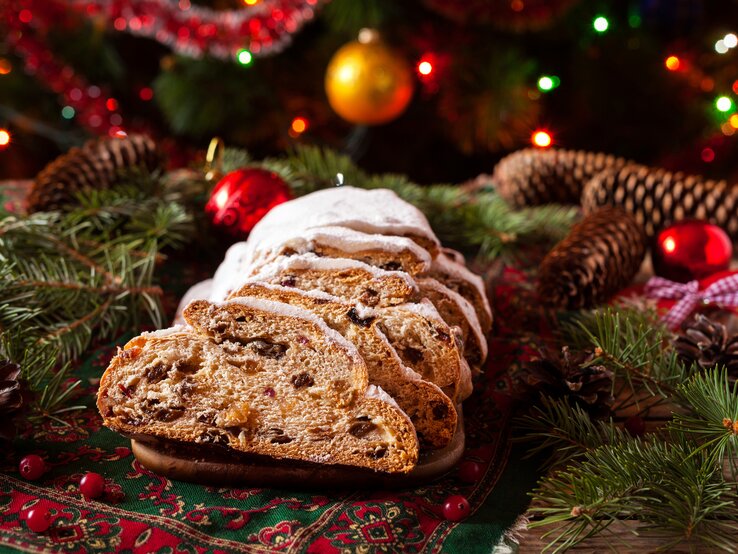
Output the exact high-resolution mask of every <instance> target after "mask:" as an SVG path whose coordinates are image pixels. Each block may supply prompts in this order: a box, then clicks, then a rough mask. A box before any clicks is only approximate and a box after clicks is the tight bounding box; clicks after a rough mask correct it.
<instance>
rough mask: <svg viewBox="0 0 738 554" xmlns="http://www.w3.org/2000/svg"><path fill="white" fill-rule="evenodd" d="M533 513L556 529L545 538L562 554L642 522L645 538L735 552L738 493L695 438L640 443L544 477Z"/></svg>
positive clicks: (594, 454)
mask: <svg viewBox="0 0 738 554" xmlns="http://www.w3.org/2000/svg"><path fill="white" fill-rule="evenodd" d="M532 496H533V498H534V503H535V504H536V506H534V507H533V508H531V512H532V513H535V514H540V515H542V516H543V519H542V520H540V521H535V522H532V523H530V525H529V526H530V527H542V526H552V527H553V528H552V529H551V530H549V531H547V532H546V533H545V534H544V538H545V539H550V542H549V544H548V547H547V548H548V549H549V550H553V551H554V552H561V551H563V550H566V549H569V548H572V547H574V546H576V545H578V544H580V543H581V542H582V541H584V540H586V539H587V538H589V537H591V536H593V535H594V534H597V533H600V532H602V531H604V530H606V529H607V528H608V527H609V526H610V525H611V524H612V523H613V522H615V521H618V520H622V519H634V520H637V521H639V522H641V525H640V526H639V528H638V532H639V534H649V533H650V534H652V535H655V536H658V537H660V538H661V539H662V540H663V541H664V543H663V549H664V550H669V549H672V548H674V547H676V546H677V545H680V544H686V545H690V546H692V547H702V548H706V547H710V548H718V549H722V550H725V551H729V552H732V551H733V545H734V540H735V531H734V529H733V527H734V523H733V522H734V521H735V520H736V518H738V504H736V501H738V496H736V494H735V492H734V491H733V488H732V486H731V484H730V483H727V482H726V481H725V480H724V479H723V476H722V473H721V471H720V468H719V467H718V466H717V465H716V464H715V463H714V460H713V458H712V457H710V456H709V455H707V454H706V453H705V452H704V451H695V448H694V445H693V444H692V443H690V442H688V441H679V442H675V443H673V444H666V443H664V442H662V441H654V442H653V443H645V442H642V441H640V440H636V439H629V440H627V441H625V442H620V443H618V444H617V445H615V446H603V447H601V448H598V449H595V450H593V451H590V452H587V453H586V454H585V456H584V459H583V460H581V461H575V462H574V463H572V464H571V465H569V467H568V468H567V469H566V470H565V471H561V472H558V473H556V474H554V475H551V476H549V477H545V478H543V479H542V480H541V481H540V483H539V486H538V488H537V489H536V490H535V491H534V493H533V494H532Z"/></svg>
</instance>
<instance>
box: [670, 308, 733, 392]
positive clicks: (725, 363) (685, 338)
mask: <svg viewBox="0 0 738 554" xmlns="http://www.w3.org/2000/svg"><path fill="white" fill-rule="evenodd" d="M674 348H675V349H676V351H677V354H678V355H679V359H680V360H682V362H684V365H686V366H687V367H692V366H693V365H694V364H696V365H697V366H699V367H700V368H702V369H709V368H712V367H725V368H727V370H728V375H729V376H730V379H731V380H735V379H736V378H738V335H733V336H730V335H729V334H728V329H727V328H726V327H725V325H723V324H722V323H718V322H717V321H712V320H711V319H709V318H707V317H705V316H704V315H702V314H696V315H695V317H694V318H693V319H692V320H691V321H690V322H689V323H687V324H685V325H684V327H683V329H682V334H681V335H680V336H678V337H677V338H676V340H675V341H674Z"/></svg>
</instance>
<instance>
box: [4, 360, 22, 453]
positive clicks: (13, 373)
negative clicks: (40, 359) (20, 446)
mask: <svg viewBox="0 0 738 554" xmlns="http://www.w3.org/2000/svg"><path fill="white" fill-rule="evenodd" d="M20 370H21V368H20V366H19V365H18V364H14V363H12V362H10V361H8V360H0V441H3V440H6V441H9V440H12V439H13V437H14V436H15V424H14V422H13V417H14V416H15V415H16V414H17V413H18V412H19V411H20V409H21V406H22V405H23V396H22V394H21V386H20V382H19V381H18V376H19V375H20Z"/></svg>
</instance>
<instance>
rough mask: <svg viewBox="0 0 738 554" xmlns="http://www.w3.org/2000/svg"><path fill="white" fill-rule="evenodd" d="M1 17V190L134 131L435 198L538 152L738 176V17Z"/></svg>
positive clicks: (163, 11)
mask: <svg viewBox="0 0 738 554" xmlns="http://www.w3.org/2000/svg"><path fill="white" fill-rule="evenodd" d="M2 10H3V17H2V19H0V27H2V30H3V36H4V37H5V40H4V41H3V46H2V50H0V83H2V86H1V87H0V127H2V129H3V131H2V133H0V142H2V146H1V147H2V148H3V151H2V152H0V176H1V177H6V178H7V177H27V176H29V175H32V174H33V173H34V172H35V171H37V170H38V169H40V168H41V167H42V166H43V164H44V163H46V162H47V161H49V160H50V159H52V158H53V157H55V156H56V155H58V154H59V153H60V152H62V151H65V150H66V149H67V148H69V147H70V146H72V145H76V144H79V143H81V142H82V141H83V139H84V138H85V137H86V136H87V135H90V134H91V135H115V134H116V133H118V134H120V133H122V132H130V131H144V132H147V133H150V134H152V135H154V136H155V137H157V138H158V139H159V140H160V141H162V142H165V143H166V144H167V145H168V150H169V155H170V156H169V157H170V163H171V164H173V165H175V166H176V165H185V164H187V163H189V162H190V161H191V156H192V153H193V151H195V149H198V148H200V149H201V148H204V147H205V146H206V145H207V141H208V140H209V139H210V138H211V136H213V135H216V134H217V135H219V136H222V137H223V138H224V139H225V141H226V143H227V144H228V145H232V146H239V147H243V148H246V149H248V150H250V151H251V152H252V153H254V154H256V155H257V156H259V157H260V156H263V155H273V154H275V153H278V152H281V151H284V150H286V149H289V148H290V147H292V146H294V145H295V144H318V145H322V146H329V147H331V148H334V149H337V150H340V151H343V152H345V153H347V154H348V155H349V156H350V157H351V158H352V159H353V160H354V161H356V162H357V163H358V164H359V165H360V166H361V167H363V168H365V169H368V170H371V171H391V172H397V173H403V174H407V175H409V176H410V177H411V178H413V179H415V180H417V181H420V182H428V183H429V182H443V181H461V180H464V179H466V178H470V177H473V176H475V175H477V174H479V173H480V172H488V171H490V170H491V168H492V167H493V165H494V163H495V162H496V161H497V160H498V159H499V158H500V157H501V156H502V155H504V154H505V153H507V152H509V151H511V150H514V149H517V148H519V147H521V146H526V145H530V143H531V142H533V144H534V145H535V146H538V147H540V148H545V147H548V146H550V145H554V146H561V147H566V148H574V149H586V150H591V151H597V150H601V151H606V152H611V153H614V154H618V155H620V156H623V157H626V158H630V159H634V160H635V161H638V162H640V163H646V164H650V165H660V166H665V167H667V168H668V169H679V170H686V171H689V172H691V173H700V174H707V175H711V174H714V175H719V176H720V177H728V176H731V175H732V174H733V172H734V171H735V170H736V162H735V161H734V156H731V155H730V154H731V151H732V149H733V148H734V144H735V143H734V140H735V139H734V138H733V136H732V135H733V134H734V133H735V131H736V129H737V128H738V114H736V113H734V112H735V94H736V92H737V91H738V82H734V79H735V65H734V59H735V58H734V56H735V49H734V48H735V43H736V38H735V35H734V34H733V33H732V29H730V28H727V27H726V26H725V22H726V21H731V20H734V19H735V16H736V15H738V14H736V6H735V5H733V4H730V3H728V4H726V3H720V4H718V3H704V2H699V1H697V0H680V1H676V2H661V1H654V0H648V1H646V0H641V1H631V2H627V3H626V2H606V1H603V2H598V3H590V2H581V1H576V0H556V1H542V0H512V1H511V0H495V1H473V2H457V1H438V0H417V1H408V2H393V1H391V0H370V1H365V2H353V1H350V0H333V1H332V2H322V1H319V0H215V1H205V0H192V1H190V0H181V1H179V2H176V1H170V0H92V1H83V0H71V1H61V0H45V1H42V0H11V1H9V2H5V3H4V5H3V7H2ZM361 29H370V30H371V32H369V33H366V32H365V33H364V35H363V38H362V37H360V34H361ZM367 37H369V38H367ZM357 38H358V40H359V42H355V41H357ZM377 41H379V42H377ZM352 42H355V43H354V44H353V45H351V46H347V47H346V48H347V49H344V50H341V48H342V47H344V46H346V45H347V44H349V43H352ZM372 56H373V57H372ZM331 61H332V65H331ZM372 64H373V65H372ZM329 65H330V67H329ZM341 71H342V72H341ZM347 79H348V81H347ZM377 87H379V88H377ZM382 87H384V89H383V90H384V92H383V93H381V94H380V97H379V98H377V97H375V98H372V99H371V101H372V102H374V103H373V104H370V105H367V104H362V101H366V99H367V97H368V96H369V95H371V94H375V93H376V91H377V90H380V89H381V88H382ZM371 91H374V92H371ZM382 94H384V96H382ZM362 95H363V100H362ZM367 110H369V111H370V112H372V113H373V114H374V116H371V117H369V116H368V114H367V113H366V112H367ZM383 110H384V111H383ZM362 112H363V113H362ZM377 114H379V120H376V117H375V116H377ZM373 117H374V119H372V118H373ZM377 123H381V124H377ZM398 153H401V154H400V155H398Z"/></svg>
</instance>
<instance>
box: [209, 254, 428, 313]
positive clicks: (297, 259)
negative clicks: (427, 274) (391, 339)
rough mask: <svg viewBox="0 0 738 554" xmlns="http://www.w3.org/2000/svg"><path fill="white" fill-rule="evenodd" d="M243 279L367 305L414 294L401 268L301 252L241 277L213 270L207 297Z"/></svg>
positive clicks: (214, 296)
mask: <svg viewBox="0 0 738 554" xmlns="http://www.w3.org/2000/svg"><path fill="white" fill-rule="evenodd" d="M247 280H248V281H261V282H265V283H271V284H274V285H281V286H283V287H292V288H296V289H300V290H321V291H323V292H327V293H328V294H332V295H333V296H338V297H339V298H343V299H346V300H350V301H352V302H360V303H362V304H363V305H365V306H370V307H375V306H392V305H396V304H402V303H404V302H411V301H414V300H417V298H418V287H417V285H416V284H415V281H414V280H413V279H412V277H410V275H408V274H407V273H405V272H403V271H385V270H383V269H379V268H377V267H374V266H371V265H368V264H365V263H363V262H359V261H357V260H350V259H346V258H320V257H318V256H316V255H314V254H303V255H301V256H282V257H280V258H278V259H276V260H274V261H273V262H272V263H269V264H267V265H265V266H264V267H262V268H261V269H260V271H259V272H258V273H257V274H256V275H253V276H251V277H247V278H245V279H244V277H243V275H239V274H237V273H225V272H223V273H221V274H216V277H215V279H214V280H213V289H212V292H211V299H212V300H222V299H224V298H227V297H228V296H229V295H230V294H231V293H233V291H235V290H237V289H238V288H240V286H241V285H242V284H243V283H244V282H245V281H247Z"/></svg>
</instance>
